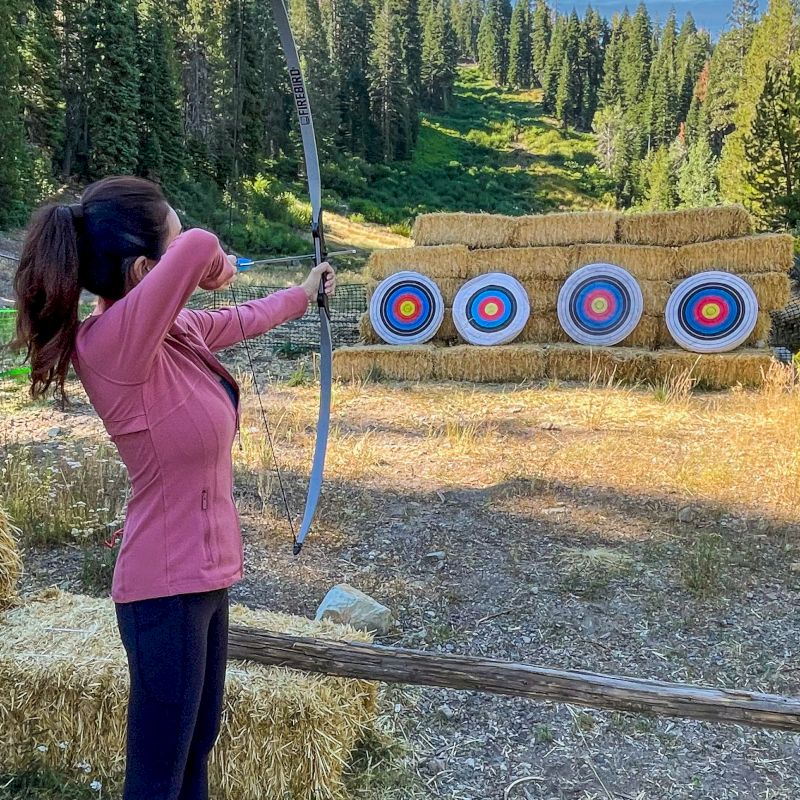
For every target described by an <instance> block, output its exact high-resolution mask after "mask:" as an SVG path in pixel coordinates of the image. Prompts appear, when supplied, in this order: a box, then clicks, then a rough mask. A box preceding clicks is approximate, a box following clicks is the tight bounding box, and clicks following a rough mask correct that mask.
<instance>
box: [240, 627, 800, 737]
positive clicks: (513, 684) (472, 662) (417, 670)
mask: <svg viewBox="0 0 800 800" xmlns="http://www.w3.org/2000/svg"><path fill="white" fill-rule="evenodd" d="M228 657H229V658H232V659H249V660H251V661H257V662H259V663H261V664H269V665H272V666H281V667H291V668H292V669H299V670H304V671H306V672H321V673H323V674H326V675H339V676H342V677H346V678H360V679H363V680H373V681H382V682H384V683H406V684H413V685H418V686H438V687H442V688H446V689H469V690H473V691H479V692H490V693H493V694H507V695H513V696H516V697H530V698H533V699H538V700H552V701H555V702H560V703H572V704H574V705H579V706H590V707H593V708H604V709H614V710H617V711H631V712H638V713H642V714H654V715H660V716H667V717H687V718H690V719H701V720H709V721H712V722H728V723H737V724H740V725H751V726H754V727H762V728H778V729H781V730H800V699H793V698H788V697H780V696H778V695H768V694H759V693H757V692H745V691H736V690H731V689H711V688H705V687H698V686H691V685H684V684H680V683H665V682H662V681H652V680H638V679H636V678H621V677H618V676H615V675H598V674H594V673H591V672H573V671H566V670H557V669H549V668H546V667H534V666H529V665H527V664H519V663H514V662H510V661H498V660H494V659H488V658H479V657H475V656H457V655H442V654H440V653H428V652H422V651H419V650H406V649H401V648H396V647H384V646H381V645H376V644H364V643H361V642H339V641H334V640H330V639H313V638H306V637H297V636H287V635H285V634H278V633H272V632H269V631H262V630H256V629H253V628H245V627H241V626H231V629H230V636H229V649H228Z"/></svg>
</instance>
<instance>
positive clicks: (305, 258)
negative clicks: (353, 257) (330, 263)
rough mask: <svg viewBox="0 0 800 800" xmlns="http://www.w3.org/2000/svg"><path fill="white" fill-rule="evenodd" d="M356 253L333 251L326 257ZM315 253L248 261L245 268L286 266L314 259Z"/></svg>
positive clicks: (352, 250)
mask: <svg viewBox="0 0 800 800" xmlns="http://www.w3.org/2000/svg"><path fill="white" fill-rule="evenodd" d="M356 252H358V251H357V250H355V249H350V250H334V251H333V252H331V253H328V257H329V258H331V257H333V256H342V255H346V254H350V253H356ZM316 257H317V256H316V253H306V254H305V255H302V256H281V257H280V258H260V259H258V260H257V261H248V262H247V264H246V266H247V267H248V268H249V267H255V266H257V265H259V264H288V263H290V262H291V261H308V260H309V259H314V258H316Z"/></svg>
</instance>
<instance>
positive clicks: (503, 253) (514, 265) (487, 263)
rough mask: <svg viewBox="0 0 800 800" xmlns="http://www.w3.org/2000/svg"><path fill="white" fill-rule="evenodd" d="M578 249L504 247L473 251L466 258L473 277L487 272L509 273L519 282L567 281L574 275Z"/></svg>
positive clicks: (468, 270) (469, 271) (470, 274)
mask: <svg viewBox="0 0 800 800" xmlns="http://www.w3.org/2000/svg"><path fill="white" fill-rule="evenodd" d="M574 249H575V248H572V247H503V248H497V249H495V250H470V251H468V253H467V256H466V264H467V272H468V273H469V276H470V277H475V276H476V275H483V274H485V273H487V272H505V273H506V274H508V275H511V276H512V277H514V278H516V279H517V280H518V281H522V282H525V281H539V280H550V281H564V280H566V279H567V278H568V277H569V276H570V275H571V274H572V272H573V271H574V262H575V254H574V252H573V250H574Z"/></svg>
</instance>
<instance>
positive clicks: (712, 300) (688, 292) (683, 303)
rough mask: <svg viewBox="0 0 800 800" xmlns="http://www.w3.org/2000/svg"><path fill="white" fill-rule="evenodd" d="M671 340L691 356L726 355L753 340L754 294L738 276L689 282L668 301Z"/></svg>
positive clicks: (717, 275)
mask: <svg viewBox="0 0 800 800" xmlns="http://www.w3.org/2000/svg"><path fill="white" fill-rule="evenodd" d="M666 316H667V327H668V328H669V332H670V333H671V334H672V338H673V339H674V340H675V341H676V342H677V343H678V344H679V345H680V346H681V347H683V348H684V350H689V351H690V352H692V353H724V352H726V351H727V350H733V349H734V348H735V347H738V346H739V345H740V344H742V343H744V341H745V340H746V339H747V338H748V336H750V334H751V333H752V332H753V329H754V328H755V326H756V322H757V321H758V299H757V298H756V295H755V292H753V290H752V289H751V288H750V286H749V284H747V283H745V281H743V280H742V279H741V278H739V277H737V276H736V275H731V274H729V273H727V272H701V273H699V274H698V275H692V277H691V278H687V279H686V280H685V281H683V282H682V283H681V284H679V285H678V288H677V289H675V291H674V292H673V293H672V294H671V295H670V297H669V300H668V301H667V311H666Z"/></svg>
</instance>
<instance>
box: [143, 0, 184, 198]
mask: <svg viewBox="0 0 800 800" xmlns="http://www.w3.org/2000/svg"><path fill="white" fill-rule="evenodd" d="M140 11H141V14H142V18H141V30H140V40H141V41H142V43H143V44H144V47H143V48H142V49H141V51H140V64H139V66H140V70H141V82H140V94H139V108H140V113H139V153H138V168H137V171H138V173H139V174H140V175H144V176H145V177H148V178H150V179H151V180H163V182H164V183H165V184H166V185H167V186H169V187H176V186H177V185H178V183H179V182H180V180H181V178H182V176H183V168H184V146H183V135H182V134H183V131H182V123H181V115H180V106H179V103H180V86H179V73H178V64H177V59H176V54H175V52H174V50H173V48H174V42H175V31H174V30H173V27H172V22H171V19H170V18H169V16H168V14H167V9H166V3H165V2H164V0H151V2H149V3H142V4H141V6H140Z"/></svg>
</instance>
